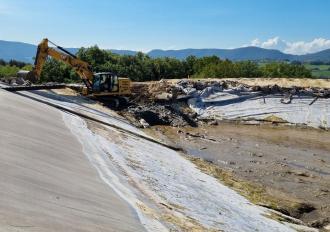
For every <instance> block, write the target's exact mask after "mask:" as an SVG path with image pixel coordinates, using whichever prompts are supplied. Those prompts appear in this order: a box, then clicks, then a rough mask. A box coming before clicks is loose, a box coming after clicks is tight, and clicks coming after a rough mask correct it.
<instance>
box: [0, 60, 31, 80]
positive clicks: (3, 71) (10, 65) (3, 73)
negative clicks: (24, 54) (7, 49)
mask: <svg viewBox="0 0 330 232" xmlns="http://www.w3.org/2000/svg"><path fill="white" fill-rule="evenodd" d="M20 69H22V70H28V71H29V70H32V65H31V64H28V63H25V62H21V61H17V60H10V61H8V62H6V61H5V60H3V59H0V78H3V77H15V76H16V74H17V72H18V71H19V70H20Z"/></svg>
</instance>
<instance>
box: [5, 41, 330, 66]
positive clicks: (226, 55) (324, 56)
mask: <svg viewBox="0 0 330 232" xmlns="http://www.w3.org/2000/svg"><path fill="white" fill-rule="evenodd" d="M67 49H68V50H69V51H70V52H71V53H76V52H77V51H78V48H67ZM36 50H37V46H36V45H33V44H27V43H21V42H11V41H3V40H0V59H4V60H6V61H9V60H11V59H15V60H19V61H24V62H29V63H32V62H33V57H35V54H36ZM110 51H112V52H113V53H116V54H120V55H134V54H136V53H137V52H136V51H130V50H116V49H110ZM147 54H148V55H149V56H151V57H174V58H177V59H185V58H186V57H188V56H191V55H194V56H196V57H204V56H212V55H215V56H219V57H220V58H222V59H229V60H234V61H239V60H255V61H258V60H274V61H281V60H289V61H293V60H298V61H325V62H329V61H330V49H327V50H323V51H320V52H316V53H312V54H306V55H291V54H286V53H283V52H281V51H278V50H273V49H264V48H259V47H242V48H235V49H181V50H159V49H155V50H152V51H150V52H148V53H147Z"/></svg>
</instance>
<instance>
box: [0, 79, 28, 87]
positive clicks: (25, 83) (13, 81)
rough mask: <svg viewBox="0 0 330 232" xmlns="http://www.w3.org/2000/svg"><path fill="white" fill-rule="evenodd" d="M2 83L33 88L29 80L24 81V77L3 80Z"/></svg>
mask: <svg viewBox="0 0 330 232" xmlns="http://www.w3.org/2000/svg"><path fill="white" fill-rule="evenodd" d="M0 82H2V83H4V84H6V85H9V86H31V85H32V83H31V82H30V81H28V80H24V78H23V77H11V78H1V79H0Z"/></svg>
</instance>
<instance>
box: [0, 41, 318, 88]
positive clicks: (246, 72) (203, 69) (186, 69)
mask: <svg viewBox="0 0 330 232" xmlns="http://www.w3.org/2000/svg"><path fill="white" fill-rule="evenodd" d="M77 56H78V58H80V59H82V60H84V61H86V62H88V63H89V64H91V66H92V67H93V71H94V72H109V71H111V72H114V73H116V74H117V75H118V76H122V77H129V78H130V79H131V80H133V81H152V80H161V79H181V78H188V77H189V78H238V77H246V78H252V77H270V78H272V77H292V78H293V77H294V78H304V77H312V75H311V72H310V71H309V70H308V69H307V68H305V67H304V65H301V64H290V63H288V62H270V63H266V64H262V65H260V64H258V63H257V62H254V61H239V62H233V61H230V60H224V59H220V58H219V57H217V56H210V57H202V58H198V57H195V56H189V57H187V58H186V59H184V60H179V59H175V58H169V57H163V58H152V57H150V56H148V55H146V54H144V53H142V52H138V53H137V54H135V55H118V54H114V53H112V52H110V51H108V50H102V49H100V48H98V47H97V46H93V47H90V48H81V49H79V51H78V53H77ZM9 63H10V62H9ZM9 63H6V64H5V65H2V64H1V62H0V66H4V67H16V68H15V70H16V69H17V68H18V67H22V66H23V65H24V66H23V67H27V68H30V67H28V66H26V64H25V63H24V64H23V63H22V64H21V63H14V61H12V63H11V64H9ZM0 70H1V69H0ZM12 71H13V70H12ZM0 75H1V74H0ZM79 80H80V78H79V77H78V76H77V74H76V73H75V72H74V71H73V70H72V69H71V68H70V67H68V66H67V65H65V64H64V63H62V62H58V61H56V60H54V59H51V58H49V59H47V61H46V63H45V65H44V68H43V70H42V73H41V81H42V82H46V81H47V82H49V81H56V82H76V81H79Z"/></svg>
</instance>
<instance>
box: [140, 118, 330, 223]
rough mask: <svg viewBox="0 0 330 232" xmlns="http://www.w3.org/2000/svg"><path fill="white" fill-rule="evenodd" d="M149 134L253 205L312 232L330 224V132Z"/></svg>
mask: <svg viewBox="0 0 330 232" xmlns="http://www.w3.org/2000/svg"><path fill="white" fill-rule="evenodd" d="M146 131H147V132H148V133H151V134H153V135H154V136H157V137H158V138H160V139H162V140H165V141H167V142H172V143H174V144H176V145H178V146H181V147H183V148H184V149H185V150H186V154H188V155H189V156H188V158H189V159H190V160H192V162H194V163H195V164H196V165H197V166H198V167H199V168H200V169H201V170H202V171H204V172H207V173H209V174H211V175H214V176H215V177H217V178H218V179H220V180H221V181H222V182H224V183H225V184H227V185H229V186H230V187H232V188H234V189H236V190H237V191H239V192H241V193H242V194H243V195H244V196H246V197H247V198H249V199H250V200H251V201H252V202H254V203H257V204H260V205H264V206H266V207H269V208H272V209H275V210H278V211H280V212H282V213H284V214H286V215H289V216H292V217H294V218H297V219H300V220H302V221H303V222H305V223H306V224H308V225H310V226H313V227H317V228H323V227H325V226H327V225H328V224H330V144H329V141H330V132H328V131H321V130H313V129H299V128H288V127H276V126H269V125H262V126H261V125H259V126H252V125H236V124H232V123H221V124H220V125H207V124H204V125H202V126H199V127H198V128H191V127H185V128H173V127H164V126H157V127H153V128H151V129H147V130H146Z"/></svg>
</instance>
